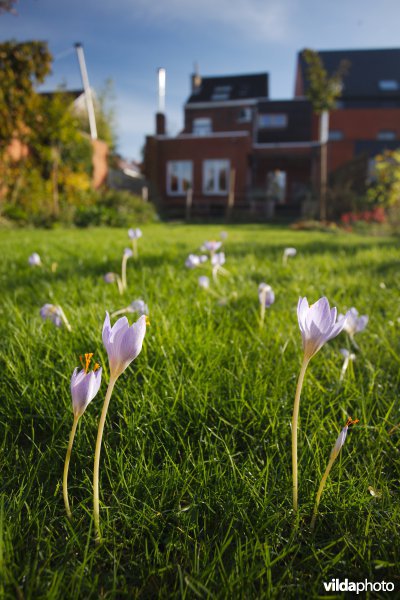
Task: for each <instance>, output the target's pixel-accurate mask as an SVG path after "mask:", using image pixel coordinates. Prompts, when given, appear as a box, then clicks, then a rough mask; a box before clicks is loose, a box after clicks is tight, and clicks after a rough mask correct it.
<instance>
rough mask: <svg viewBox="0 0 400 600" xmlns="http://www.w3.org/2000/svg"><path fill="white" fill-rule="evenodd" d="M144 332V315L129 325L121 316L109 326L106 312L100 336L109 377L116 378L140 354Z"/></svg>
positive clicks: (108, 317)
mask: <svg viewBox="0 0 400 600" xmlns="http://www.w3.org/2000/svg"><path fill="white" fill-rule="evenodd" d="M145 333H146V316H145V315H142V316H141V317H139V319H138V320H137V321H136V323H134V324H133V325H131V326H129V322H128V319H127V318H126V317H121V318H120V319H118V321H117V322H116V323H115V324H114V326H113V327H111V324H110V316H109V314H108V312H107V313H106V318H105V320H104V325H103V334H102V337H103V344H104V346H105V348H106V350H107V354H108V360H109V363H110V377H111V379H113V380H115V379H117V377H119V376H120V375H121V374H122V373H123V372H124V371H125V369H126V368H127V367H128V366H129V365H130V364H131V362H132V361H133V360H135V358H136V357H137V356H138V355H139V354H140V351H141V350H142V344H143V339H144V336H145Z"/></svg>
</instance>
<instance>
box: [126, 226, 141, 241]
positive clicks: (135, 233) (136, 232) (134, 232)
mask: <svg viewBox="0 0 400 600" xmlns="http://www.w3.org/2000/svg"><path fill="white" fill-rule="evenodd" d="M142 235H143V233H142V230H141V229H129V230H128V237H129V238H130V239H131V240H138V239H139V238H141V237H142Z"/></svg>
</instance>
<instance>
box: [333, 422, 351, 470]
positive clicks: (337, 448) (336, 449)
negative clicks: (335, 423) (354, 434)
mask: <svg viewBox="0 0 400 600" xmlns="http://www.w3.org/2000/svg"><path fill="white" fill-rule="evenodd" d="M356 423H358V419H356V420H355V421H353V419H351V418H348V419H347V423H346V425H345V426H344V427H343V429H342V431H341V432H340V433H339V436H338V438H337V440H336V443H335V445H334V447H333V448H332V452H331V457H330V460H332V462H333V461H334V460H336V458H337V456H338V454H339V452H340V451H341V449H342V448H343V445H344V443H345V441H346V437H347V430H348V428H349V427H350V425H355V424H356Z"/></svg>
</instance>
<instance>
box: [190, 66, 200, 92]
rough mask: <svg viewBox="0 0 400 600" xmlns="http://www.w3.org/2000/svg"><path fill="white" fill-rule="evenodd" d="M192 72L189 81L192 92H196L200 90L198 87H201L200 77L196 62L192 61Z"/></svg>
mask: <svg viewBox="0 0 400 600" xmlns="http://www.w3.org/2000/svg"><path fill="white" fill-rule="evenodd" d="M193 70H194V73H193V75H192V76H191V83H192V94H198V93H199V91H200V87H201V77H200V73H199V65H198V64H197V62H195V63H194V69H193Z"/></svg>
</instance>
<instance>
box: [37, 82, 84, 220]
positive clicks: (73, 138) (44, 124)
mask: <svg viewBox="0 0 400 600" xmlns="http://www.w3.org/2000/svg"><path fill="white" fill-rule="evenodd" d="M39 113H40V115H39V119H40V121H39V125H40V126H39V127H37V128H36V129H35V131H34V132H32V137H31V148H32V158H33V160H35V162H36V163H37V166H38V167H39V168H40V170H41V172H42V176H43V178H44V179H50V180H51V182H52V198H53V212H54V214H57V213H58V212H59V191H60V186H62V188H63V189H67V190H68V188H72V190H71V191H75V188H77V189H78V190H87V189H89V187H90V177H91V172H92V147H91V144H90V141H89V139H88V137H87V136H85V135H84V134H82V132H81V131H80V128H79V122H78V121H77V119H76V118H75V117H74V116H73V114H72V112H71V97H69V96H68V94H67V93H62V92H58V93H56V94H45V95H41V96H40V98H39Z"/></svg>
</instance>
